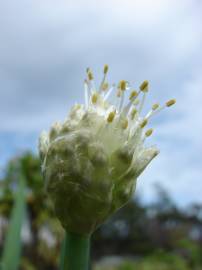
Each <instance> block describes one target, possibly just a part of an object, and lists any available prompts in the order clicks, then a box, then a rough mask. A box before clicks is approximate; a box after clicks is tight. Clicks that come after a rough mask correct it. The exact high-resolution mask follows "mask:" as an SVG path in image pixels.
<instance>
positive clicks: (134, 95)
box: [129, 90, 137, 100]
mask: <svg viewBox="0 0 202 270" xmlns="http://www.w3.org/2000/svg"><path fill="white" fill-rule="evenodd" d="M134 97H137V91H135V90H134V91H132V92H131V93H130V97H129V99H130V100H131V99H133V98H134Z"/></svg>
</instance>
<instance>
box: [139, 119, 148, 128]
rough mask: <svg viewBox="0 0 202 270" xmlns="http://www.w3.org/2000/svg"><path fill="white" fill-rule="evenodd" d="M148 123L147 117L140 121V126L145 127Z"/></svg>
mask: <svg viewBox="0 0 202 270" xmlns="http://www.w3.org/2000/svg"><path fill="white" fill-rule="evenodd" d="M147 123H148V121H147V119H144V120H143V121H142V122H141V123H140V127H141V128H144V127H145V126H146V124H147Z"/></svg>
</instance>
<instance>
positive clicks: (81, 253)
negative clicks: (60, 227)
mask: <svg viewBox="0 0 202 270" xmlns="http://www.w3.org/2000/svg"><path fill="white" fill-rule="evenodd" d="M89 249H90V236H83V235H78V234H75V233H69V232H66V235H65V240H64V243H63V247H62V256H61V264H60V270H88V269H89V268H88V267H89Z"/></svg>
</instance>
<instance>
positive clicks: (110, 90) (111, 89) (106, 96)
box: [103, 84, 115, 101]
mask: <svg viewBox="0 0 202 270" xmlns="http://www.w3.org/2000/svg"><path fill="white" fill-rule="evenodd" d="M114 86H115V85H114V84H113V85H112V87H111V88H110V89H109V90H108V91H107V93H106V94H105V96H104V97H103V101H106V100H107V99H108V97H109V96H110V95H111V93H112V92H113V90H114Z"/></svg>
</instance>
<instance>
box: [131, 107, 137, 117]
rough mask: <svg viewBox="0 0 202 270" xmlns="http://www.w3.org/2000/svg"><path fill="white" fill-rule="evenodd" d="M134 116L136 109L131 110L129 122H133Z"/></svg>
mask: <svg viewBox="0 0 202 270" xmlns="http://www.w3.org/2000/svg"><path fill="white" fill-rule="evenodd" d="M136 114H137V109H136V108H133V109H132V112H131V115H130V116H131V120H133V119H134V118H135V116H136Z"/></svg>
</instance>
